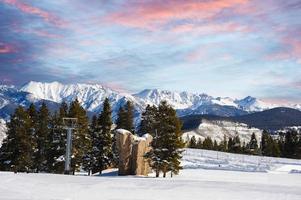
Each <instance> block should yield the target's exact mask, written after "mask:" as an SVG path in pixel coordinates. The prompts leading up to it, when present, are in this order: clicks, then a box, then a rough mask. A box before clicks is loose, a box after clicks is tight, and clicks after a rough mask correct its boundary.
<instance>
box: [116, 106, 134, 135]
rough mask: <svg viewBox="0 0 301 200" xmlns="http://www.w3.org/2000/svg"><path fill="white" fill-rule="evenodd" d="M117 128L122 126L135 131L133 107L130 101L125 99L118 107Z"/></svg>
mask: <svg viewBox="0 0 301 200" xmlns="http://www.w3.org/2000/svg"><path fill="white" fill-rule="evenodd" d="M116 125H117V127H116V128H117V129H119V128H122V129H125V130H128V131H130V132H132V133H135V128H134V107H133V104H132V102H130V101H127V102H126V104H125V106H124V107H120V109H119V112H118V117H117V121H116Z"/></svg>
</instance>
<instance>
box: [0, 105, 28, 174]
mask: <svg viewBox="0 0 301 200" xmlns="http://www.w3.org/2000/svg"><path fill="white" fill-rule="evenodd" d="M7 127H8V131H7V137H6V139H5V140H4V141H3V144H2V146H1V149H0V166H1V167H0V168H1V169H3V170H7V171H8V170H12V171H15V172H29V171H30V169H32V164H33V162H32V153H33V150H34V149H33V148H32V140H31V133H32V131H31V119H30V117H29V115H28V113H27V112H26V111H25V110H24V108H23V107H21V106H19V107H18V108H17V109H16V110H15V113H14V114H13V115H12V116H11V121H10V122H9V123H8V124H7Z"/></svg>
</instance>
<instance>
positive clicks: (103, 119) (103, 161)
mask: <svg viewBox="0 0 301 200" xmlns="http://www.w3.org/2000/svg"><path fill="white" fill-rule="evenodd" d="M112 124H113V123H112V111H111V106H110V103H109V99H108V98H106V99H105V101H104V104H103V111H102V112H101V114H100V116H99V118H98V125H99V138H98V140H97V143H96V148H97V149H98V154H97V155H96V158H97V162H96V166H94V170H96V171H98V172H99V173H101V171H102V170H104V169H106V168H108V167H109V166H110V165H111V163H112V159H113V153H112V137H111V127H112Z"/></svg>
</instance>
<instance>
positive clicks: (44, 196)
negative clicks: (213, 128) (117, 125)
mask: <svg viewBox="0 0 301 200" xmlns="http://www.w3.org/2000/svg"><path fill="white" fill-rule="evenodd" d="M182 164H183V166H184V170H182V171H181V173H180V175H178V176H174V178H172V179H171V178H166V179H163V178H152V177H137V176H123V177H118V176H115V175H116V171H115V170H107V171H106V172H105V173H104V175H103V176H102V177H100V176H92V177H88V176H82V175H79V176H66V175H52V174H22V173H19V174H13V173H10V172H0V194H1V195H0V199H1V200H13V199H14V200H29V199H33V200H79V199H88V200H94V199H95V200H96V199H98V200H99V199H105V200H119V199H120V200H121V199H123V200H140V199H141V200H142V199H143V200H152V199H155V200H168V199H173V200H177V199H181V200H186V199H190V200H193V199H223V200H224V199H231V200H235V199H247V200H248V199H250V200H251V199H252V200H257V199H264V200H265V199H273V200H278V199H279V200H280V199H281V200H285V199H288V200H295V199H296V200H297V199H298V200H300V199H301V174H300V173H296V172H300V171H301V161H300V160H292V159H282V158H268V157H259V156H246V155H238V154H229V153H222V152H215V151H206V150H193V149H187V150H186V151H185V153H184V157H183V162H182ZM218 166H223V167H224V168H223V169H222V170H221V169H219V168H218ZM233 166H235V167H233ZM250 166H252V167H251V168H252V169H257V170H250V169H251V168H250ZM258 166H263V167H258ZM212 169H214V170H212ZM217 169H219V170H217ZM263 171H264V172H263ZM290 172H294V173H290Z"/></svg>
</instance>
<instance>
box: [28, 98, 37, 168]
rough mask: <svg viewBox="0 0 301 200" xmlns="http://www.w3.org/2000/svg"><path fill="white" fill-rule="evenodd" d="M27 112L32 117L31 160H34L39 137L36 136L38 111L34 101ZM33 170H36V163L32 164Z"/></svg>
mask: <svg viewBox="0 0 301 200" xmlns="http://www.w3.org/2000/svg"><path fill="white" fill-rule="evenodd" d="M27 114H28V115H29V118H30V140H31V142H30V143H31V145H32V146H31V147H32V149H33V151H31V160H34V152H35V151H36V149H37V138H36V132H37V129H38V112H37V110H36V107H35V105H34V104H33V103H31V104H30V105H29V107H28V109H27ZM31 167H32V168H31V171H35V165H34V163H33V165H32V166H31Z"/></svg>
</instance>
